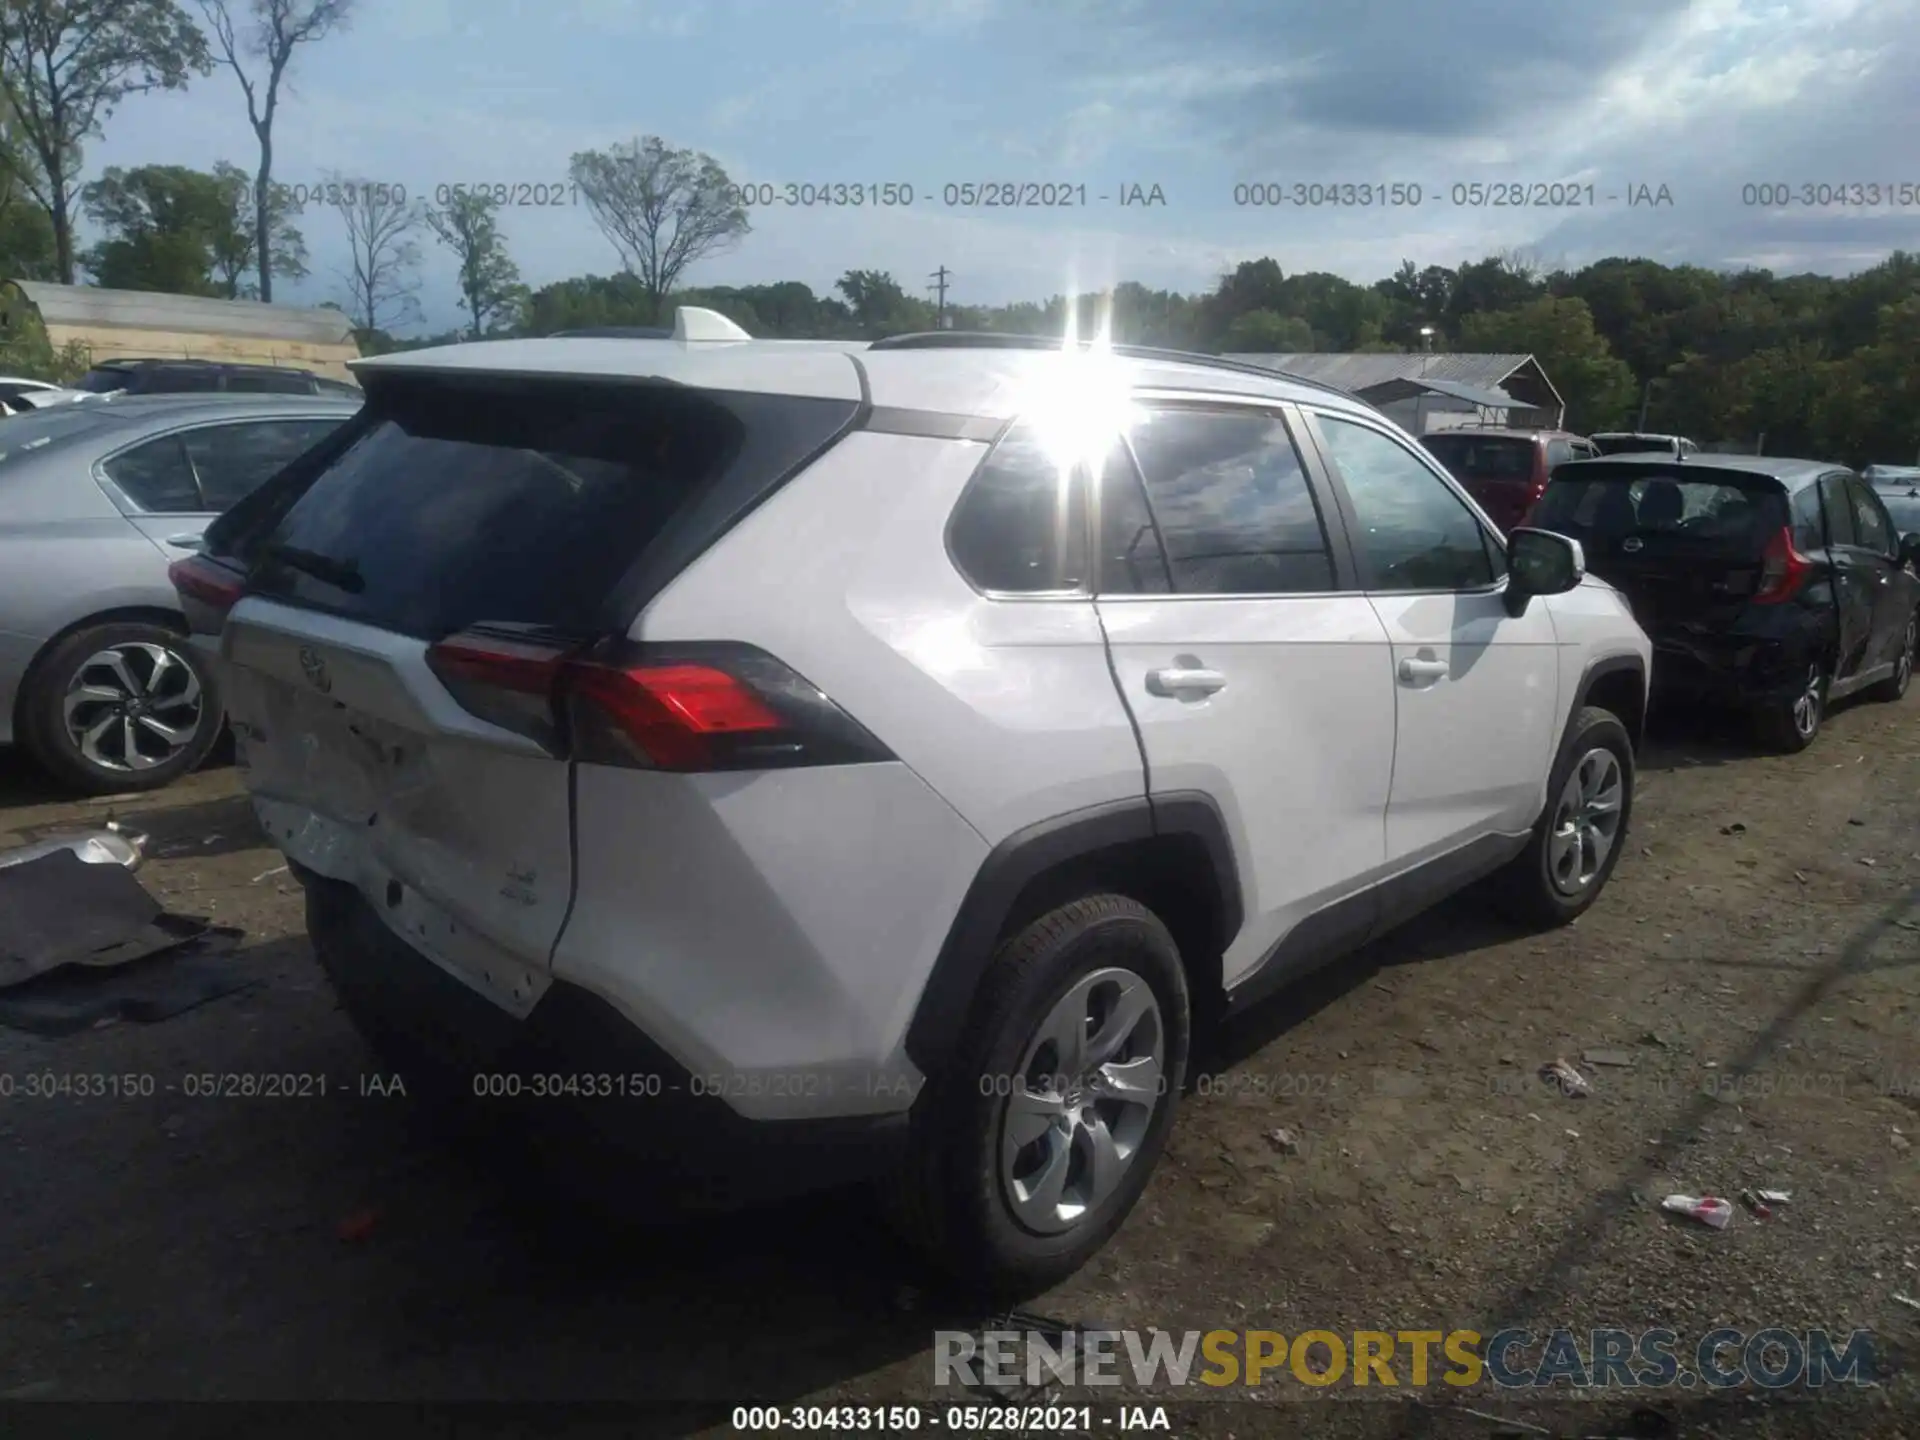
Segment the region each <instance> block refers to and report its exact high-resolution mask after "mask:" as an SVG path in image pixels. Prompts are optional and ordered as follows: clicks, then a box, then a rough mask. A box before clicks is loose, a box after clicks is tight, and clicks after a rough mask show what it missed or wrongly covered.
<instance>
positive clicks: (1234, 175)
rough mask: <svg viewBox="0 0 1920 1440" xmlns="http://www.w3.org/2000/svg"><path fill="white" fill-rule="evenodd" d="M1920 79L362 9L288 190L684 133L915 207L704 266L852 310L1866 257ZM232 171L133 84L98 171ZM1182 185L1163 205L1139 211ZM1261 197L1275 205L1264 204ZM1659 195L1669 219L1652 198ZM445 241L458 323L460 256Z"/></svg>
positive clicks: (1293, 33) (988, 9)
mask: <svg viewBox="0 0 1920 1440" xmlns="http://www.w3.org/2000/svg"><path fill="white" fill-rule="evenodd" d="M238 3H239V0H236V8H237V7H238ZM187 8H188V9H190V10H191V9H192V8H193V3H192V0H187ZM1916 62H1920V0H1458V3H1455V4H1447V5H1442V4H1438V3H1434V0H1347V3H1339V4H1336V3H1323V0H360V5H359V10H358V14H357V17H356V19H355V22H354V24H353V26H352V28H351V29H350V30H349V31H348V32H347V33H345V34H343V35H341V36H339V37H337V38H335V39H332V40H330V41H328V42H326V43H325V44H324V45H322V46H320V47H317V48H315V49H312V50H309V51H306V52H303V53H302V54H301V56H300V58H299V60H298V61H297V62H296V63H297V73H296V76H295V81H294V86H293V93H292V95H291V96H290V97H288V99H287V102H286V105H285V108H284V109H283V111H282V114H281V119H280V123H279V126H278V129H277V132H276V146H275V148H276V152H277V156H278V159H277V162H276V175H277V178H278V179H280V180H281V181H282V182H284V183H287V184H292V185H298V184H302V183H309V184H310V183H313V182H316V181H319V180H321V179H323V178H324V177H325V176H326V175H327V174H328V173H333V172H338V173H345V174H350V175H355V176H359V177H361V178H364V179H367V180H373V181H383V182H387V183H392V184H401V185H405V186H406V187H407V188H408V190H409V192H410V193H412V194H413V195H416V196H419V197H423V198H426V199H429V200H430V199H431V198H432V195H433V192H434V190H435V188H436V187H437V186H440V185H445V184H451V183H455V182H466V183H469V184H473V183H489V184H491V183H497V182H529V183H538V182H543V181H544V182H549V183H551V184H558V183H560V182H563V181H564V180H565V178H566V171H567V161H568V157H569V156H571V155H572V154H574V153H575V152H577V151H580V150H584V149H590V148H598V147H604V146H606V145H609V144H612V143H616V142H620V141H625V140H629V139H632V138H634V137H635V136H638V135H647V134H657V135H660V136H663V137H665V138H666V139H667V140H668V141H669V142H671V143H673V144H675V145H681V146H689V147H693V148H696V149H700V150H704V151H706V152H708V153H710V154H712V155H713V156H714V157H715V158H717V159H718V160H719V161H720V162H721V163H722V164H723V165H724V166H725V167H726V169H727V171H728V172H729V173H730V174H731V175H732V176H733V177H734V178H735V179H736V180H740V181H746V182H756V183H758V182H767V183H771V184H773V185H775V186H783V185H785V184H788V183H794V184H809V185H816V186H817V185H820V184H823V183H824V184H832V183H846V184H871V183H888V182H891V183H894V184H897V185H901V186H910V187H911V188H912V191H913V194H914V203H913V205H912V206H911V207H902V208H894V209H890V210H888V209H881V210H876V209H873V208H864V209H859V210H853V209H834V208H829V207H819V206H816V207H811V208H787V207H780V206H775V207H772V208H762V209H757V210H756V211H755V215H754V228H753V233H752V234H751V235H749V236H748V237H747V238H746V239H745V240H744V241H743V242H742V243H741V244H740V245H739V246H738V247H737V248H736V249H735V250H734V251H733V252H732V253H730V254H728V255H726V256H724V257H720V258H717V259H713V260H710V261H708V262H706V263H705V264H703V265H702V266H700V267H699V268H698V269H697V270H696V271H694V272H693V274H692V275H691V277H690V278H691V279H692V280H693V281H695V282H707V283H736V284H741V283H753V282H759V281H770V280H778V279H799V280H804V281H806V282H807V283H809V284H811V285H813V286H814V287H815V288H816V289H823V290H824V289H825V288H827V287H828V286H830V285H831V284H832V282H833V280H834V279H835V278H836V277H837V276H839V275H840V274H841V273H842V272H844V271H846V270H848V269H852V268H864V269H882V270H890V271H892V272H893V274H894V275H895V276H896V278H898V279H899V280H901V282H902V283H903V284H905V285H907V286H908V287H909V288H913V287H916V286H920V285H923V284H924V283H925V282H926V279H927V276H928V273H929V272H931V271H932V270H934V269H935V267H937V266H940V265H945V266H947V267H948V268H949V269H950V270H951V271H952V274H953V280H952V290H951V294H952V296H953V297H954V298H955V299H957V300H960V301H963V302H969V303H973V302H978V303H989V304H991V303H999V302H1004V301H1008V300H1015V299H1024V298H1044V297H1045V296H1046V295H1048V294H1052V293H1055V292H1057V291H1060V290H1062V289H1066V288H1070V287H1075V286H1078V287H1091V286H1095V285H1102V284H1107V283H1111V282H1112V281H1114V280H1119V279H1135V280H1140V281H1143V282H1145V283H1147V284H1150V285H1154V286H1168V287H1174V288H1180V289H1187V290H1198V289H1202V288H1205V287H1206V286H1208V285H1209V284H1211V282H1212V281H1213V279H1214V278H1215V277H1216V276H1217V275H1218V274H1219V273H1220V272H1221V271H1222V270H1223V269H1226V268H1228V267H1230V266H1231V265H1233V264H1234V263H1236V262H1238V261H1240V260H1243V259H1248V258H1253V257H1256V256H1260V255H1271V256H1273V257H1275V258H1276V259H1277V260H1278V261H1279V262H1280V263H1281V265H1282V266H1283V267H1284V268H1286V269H1287V270H1289V271H1295V270H1329V271H1333V272H1335V273H1338V274H1341V275H1345V276H1348V277H1349V278H1352V279H1355V280H1372V279H1376V278H1378V277H1379V276H1381V275H1383V274H1385V273H1387V272H1389V271H1391V270H1392V269H1393V268H1394V267H1395V266H1396V265H1397V264H1398V263H1399V262H1400V260H1401V259H1403V258H1410V259H1413V260H1415V261H1416V262H1418V263H1420V264H1422V265H1425V264H1432V263H1438V264H1457V263H1458V262H1460V261H1461V260H1464V259H1474V258H1479V257H1481V256H1484V255H1486V254H1489V253H1492V252H1494V251H1499V250H1510V249H1518V250H1523V251H1526V252H1529V253H1530V254H1531V256H1532V257H1533V258H1535V259H1536V260H1538V261H1541V262H1543V263H1545V264H1548V265H1557V264H1569V265H1577V264H1580V263H1583V262H1585V261H1587V260H1590V259H1594V258H1597V257H1599V256H1601V255H1607V254H1623V253H1624V254H1635V255H1645V256H1650V257H1653V258H1656V259H1660V260H1666V261H1683V260H1684V261H1693V262H1698V263H1704V264H1710V265H1724V266H1738V265H1743V264H1752V265H1764V266H1769V267H1772V268H1774V269H1780V270H1806V269H1812V270H1820V271H1827V272H1845V271H1849V270H1854V269H1857V268H1860V267H1861V266H1863V265H1867V264H1871V263H1873V262H1874V261H1876V260H1878V259H1880V258H1882V257H1884V256H1885V254H1886V253H1887V252H1888V251H1889V250H1892V249H1896V248H1902V247H1904V248H1920V198H1916V197H1915V196H1914V195H1913V193H1912V192H1914V191H1916V190H1920V158H1916V153H1915V151H1914V149H1913V143H1912V137H1913V136H1914V135H1915V134H1916V133H1920V87H1916V86H1915V84H1914V83H1913V76H1914V75H1915V73H1916V69H1917V68H1920V66H1917V65H1916ZM219 159H229V160H233V161H235V162H238V163H241V164H243V165H246V166H248V167H249V168H251V166H252V164H253V161H254V149H253V140H252V136H251V133H250V131H249V130H248V127H247V124H246V119H245V113H244V109H243V107H242V102H241V99H240V95H239V90H238V86H237V84H236V83H235V81H234V79H233V77H232V75H231V74H230V73H228V72H224V71H216V72H215V73H214V74H212V75H210V76H208V77H206V78H205V79H203V80H200V81H198V82H197V83H196V85H195V86H194V88H193V89H191V90H190V91H188V92H186V93H184V94H179V95H162V96H147V97H140V98H137V99H134V100H131V101H129V102H128V103H127V104H126V106H125V107H124V108H123V109H122V110H121V112H120V113H119V114H118V115H117V116H116V117H114V119H113V120H112V121H111V122H110V123H109V128H108V132H107V135H106V138H105V139H104V140H103V141H101V142H99V143H97V144H96V145H95V146H94V147H92V150H91V153H90V161H91V165H90V173H91V171H92V167H95V166H104V165H110V164H111V165H137V164H143V163H149V162H173V163H185V164H193V165H199V166H207V165H211V164H212V162H213V161H215V160H219ZM969 182H971V183H975V184H980V183H988V184H992V183H999V182H1051V183H1052V184H1054V185H1056V186H1071V187H1084V189H1085V194H1086V203H1085V204H1084V205H1081V204H1075V205H1072V206H1070V207H1067V208H1055V209H1045V210H1042V209H1023V210H1018V211H1014V212H1008V211H1004V210H1002V211H992V212H990V211H984V210H980V209H977V208H976V209H968V208H965V207H964V206H962V205H959V204H948V203H946V200H947V198H948V197H947V193H946V187H947V186H949V185H956V186H957V185H961V184H966V183H969ZM1513 182H1519V183H1522V184H1526V185H1546V184H1557V185H1560V186H1562V187H1565V186H1575V187H1579V188H1578V191H1577V193H1578V197H1579V198H1580V199H1581V200H1582V201H1585V200H1586V199H1587V198H1588V195H1589V193H1591V195H1592V199H1593V203H1592V204H1591V205H1584V204H1583V205H1582V206H1581V207H1579V208H1566V207H1558V208H1556V207H1552V206H1524V207H1520V208H1513V207H1502V208H1490V207H1487V206H1485V205H1476V204H1473V203H1466V204H1455V203H1453V201H1454V194H1455V192H1454V187H1455V186H1456V185H1458V186H1463V187H1464V186H1469V185H1475V184H1479V185H1498V184H1502V183H1507V184H1511V183H1513ZM1366 183H1372V184H1375V185H1394V184H1399V185H1402V186H1407V187H1418V189H1419V191H1420V193H1421V203H1420V204H1419V205H1417V206H1414V205H1400V206H1397V207H1396V206H1392V205H1387V206H1382V205H1374V206H1371V207H1356V208H1347V209H1341V208H1329V207H1326V206H1318V207H1316V206H1313V205H1304V206H1303V205H1299V204H1295V203H1293V194H1294V192H1293V191H1292V187H1293V186H1295V185H1303V186H1305V185H1317V186H1327V185H1347V184H1354V185H1358V184H1366ZM1760 184H1768V185H1773V184H1780V185H1784V186H1788V187H1799V186H1802V185H1813V186H1824V187H1827V188H1828V189H1829V190H1831V189H1832V188H1833V187H1836V186H1846V185H1851V184H1860V185H1873V184H1878V185H1880V186H1881V187H1882V189H1883V192H1895V191H1897V189H1898V187H1900V186H1901V185H1903V184H1904V185H1905V186H1906V187H1907V190H1908V192H1909V194H1908V196H1907V198H1908V200H1909V202H1910V203H1909V205H1908V207H1907V208H1906V209H1905V210H1904V211H1903V210H1900V209H1897V208H1894V207H1893V206H1892V205H1891V204H1883V205H1882V207H1881V208H1880V209H1879V210H1878V211H1875V210H1872V209H1865V208H1847V207H1845V206H1844V205H1828V206H1825V207H1822V206H1819V205H1817V204H1816V205H1801V204H1797V203H1796V204H1794V205H1791V206H1788V207H1787V208H1785V209H1780V210H1771V211H1770V210H1767V209H1764V208H1759V207H1756V206H1754V205H1751V204H1746V203H1743V193H1744V198H1746V199H1752V198H1755V192H1752V191H1750V190H1745V188H1744V187H1747V186H1752V185H1760ZM1156 185H1157V186H1158V187H1159V188H1160V192H1161V194H1162V195H1163V196H1164V204H1155V205H1151V206H1147V207H1142V206H1135V205H1122V204H1121V203H1120V197H1121V196H1122V195H1123V194H1125V193H1131V187H1133V186H1139V187H1140V189H1141V193H1149V194H1150V192H1151V187H1153V186H1156ZM1246 185H1256V186H1258V185H1266V186H1274V187H1279V188H1278V189H1277V190H1269V191H1267V192H1265V193H1269V194H1272V195H1274V196H1275V198H1279V199H1281V200H1282V201H1283V203H1281V204H1279V205H1276V206H1253V205H1236V203H1235V194H1236V186H1246ZM1589 185H1591V186H1592V191H1591V192H1589V191H1588V190H1587V189H1586V188H1585V187H1587V186H1589ZM1642 187H1645V188H1644V190H1643V189H1642ZM1662 187H1664V188H1665V191H1666V194H1667V196H1669V197H1671V198H1670V203H1657V204H1654V205H1644V204H1643V205H1632V204H1629V203H1628V202H1629V197H1630V196H1633V195H1636V194H1646V195H1652V196H1654V197H1656V198H1658V197H1659V195H1660V191H1661V189H1662ZM1403 193H1405V194H1411V190H1408V191H1406V192H1403ZM1075 194H1076V197H1077V195H1078V191H1077V190H1076V191H1075ZM1103 196H1105V197H1107V198H1105V199H1104V200H1103V199H1102V198H1101V197H1103ZM954 198H955V199H959V198H961V197H959V196H955V197H954ZM1308 198H1311V196H1310V195H1309V197H1308ZM1463 198H1470V197H1466V196H1465V195H1464V192H1463ZM1812 198H1813V199H1814V200H1816V201H1818V200H1819V199H1820V198H1821V196H1820V195H1819V194H1818V193H1816V194H1815V195H1814V196H1813V197H1812ZM1882 198H1883V200H1897V199H1898V198H1899V197H1898V195H1897V194H1894V193H1883V196H1882ZM305 228H306V231H307V235H308V240H309V244H310V247H311V248H312V250H313V252H314V257H315V266H314V269H315V274H314V276H313V278H312V279H311V280H310V281H308V282H307V283H306V284H305V285H303V286H301V287H299V290H298V293H294V294H287V295H285V296H278V297H276V298H283V299H286V300H306V301H312V302H317V301H319V300H322V299H326V298H329V297H330V296H335V295H338V294H339V293H340V292H341V289H342V287H341V286H340V284H339V282H338V280H337V278H336V274H335V272H336V271H337V269H338V267H339V265H340V263H341V261H342V259H343V250H344V242H343V239H342V236H341V234H340V230H341V224H340V221H339V219H338V217H337V216H335V215H332V214H329V213H324V212H315V213H311V214H310V215H309V216H308V217H307V219H306V221H305ZM505 228H506V230H507V233H508V235H509V238H510V240H511V242H512V246H513V250H514V253H515V256H516V258H517V259H518V261H519V263H520V265H521V268H522V271H523V273H524V274H525V276H526V278H527V279H528V280H529V282H530V283H532V284H535V285H538V284H541V283H544V282H546V281H550V280H554V279H558V278H561V277H563V276H567V275H573V274H580V273H583V272H599V273H606V272H608V271H611V270H613V269H615V268H617V264H618V261H617V255H616V252H615V251H614V249H613V248H612V246H611V245H610V244H609V243H608V242H607V241H606V240H605V239H604V238H603V237H602V236H601V235H600V233H599V232H598V231H597V230H596V228H595V227H594V224H593V221H592V219H591V217H590V215H589V214H588V212H587V211H586V209H585V208H584V207H578V208H576V207H570V206H562V207H560V208H557V209H556V208H545V209H521V210H516V211H512V212H510V213H509V214H508V215H507V217H506V219H505ZM426 249H427V252H428V255H427V264H426V266H425V269H424V272H423V278H424V285H423V291H422V299H423V302H424V303H425V307H426V318H427V320H428V322H429V325H430V326H431V327H432V328H440V327H442V326H445V325H448V324H451V323H453V322H454V321H455V320H456V318H457V312H456V311H455V309H454V290H453V284H452V276H451V268H450V265H449V264H448V262H447V261H446V259H445V257H444V255H435V254H434V253H433V247H432V245H431V243H428V244H427V246H426Z"/></svg>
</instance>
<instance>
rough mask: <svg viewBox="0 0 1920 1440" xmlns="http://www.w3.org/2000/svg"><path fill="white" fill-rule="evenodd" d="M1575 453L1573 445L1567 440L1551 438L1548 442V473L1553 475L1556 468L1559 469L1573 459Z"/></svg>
mask: <svg viewBox="0 0 1920 1440" xmlns="http://www.w3.org/2000/svg"><path fill="white" fill-rule="evenodd" d="M1573 455H1574V450H1573V446H1571V445H1569V444H1568V443H1567V442H1566V441H1565V440H1549V441H1548V442H1547V473H1548V474H1549V475H1551V474H1552V473H1553V472H1554V471H1555V470H1558V469H1559V468H1560V467H1561V466H1562V465H1564V464H1566V463H1567V462H1568V461H1569V460H1571V459H1573Z"/></svg>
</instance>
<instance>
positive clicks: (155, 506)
mask: <svg viewBox="0 0 1920 1440" xmlns="http://www.w3.org/2000/svg"><path fill="white" fill-rule="evenodd" d="M100 468H101V469H103V470H105V471H106V472H107V478H108V479H109V480H111V481H113V483H114V484H115V485H118V486H119V487H120V489H121V491H122V492H123V493H124V494H125V495H126V497H127V498H128V499H129V500H131V501H133V503H134V504H136V505H138V506H139V507H140V508H141V509H142V510H145V511H147V512H148V513H149V514H153V515H192V514H197V513H199V512H200V511H203V510H205V509H206V508H207V506H206V505H205V504H204V503H202V501H201V499H200V487H199V485H197V484H196V483H195V482H194V478H193V464H192V462H191V461H189V460H188V459H187V447H186V446H185V445H183V444H182V443H181V439H180V437H179V436H178V435H162V436H161V437H160V438H159V439H158V440H149V441H147V442H146V444H144V445H136V446H134V447H133V448H132V449H131V450H125V451H122V452H121V453H120V454H118V455H116V456H114V457H113V458H112V459H111V460H109V461H107V462H106V464H104V465H102V466H101V467H100Z"/></svg>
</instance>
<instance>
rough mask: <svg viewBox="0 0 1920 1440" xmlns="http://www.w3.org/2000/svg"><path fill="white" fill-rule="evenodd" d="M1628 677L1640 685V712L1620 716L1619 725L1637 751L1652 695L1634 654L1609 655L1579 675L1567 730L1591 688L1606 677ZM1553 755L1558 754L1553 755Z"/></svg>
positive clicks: (1568, 717) (1591, 692)
mask: <svg viewBox="0 0 1920 1440" xmlns="http://www.w3.org/2000/svg"><path fill="white" fill-rule="evenodd" d="M1620 674H1629V675H1632V676H1634V677H1635V678H1636V679H1638V680H1639V682H1640V713H1639V714H1638V715H1622V716H1621V717H1620V722H1621V723H1622V724H1623V725H1625V726H1626V727H1627V734H1628V735H1630V736H1632V737H1633V748H1634V749H1635V750H1636V751H1637V750H1638V749H1639V748H1640V742H1641V740H1642V739H1643V738H1644V737H1645V734H1646V728H1647V703H1648V700H1649V698H1650V697H1651V694H1652V688H1651V685H1650V684H1649V681H1650V677H1649V676H1648V674H1647V667H1646V665H1645V664H1644V663H1642V661H1641V659H1640V657H1639V656H1638V655H1610V656H1608V657H1607V658H1606V659H1604V660H1596V661H1594V662H1593V663H1592V664H1591V665H1589V666H1588V667H1587V668H1586V670H1585V671H1584V672H1583V673H1582V674H1581V676H1580V688H1579V689H1578V690H1576V691H1575V692H1574V696H1573V705H1572V707H1571V708H1570V709H1569V710H1568V711H1567V727H1568V729H1569V730H1570V729H1571V728H1572V726H1573V722H1574V721H1575V720H1576V719H1578V718H1579V715H1580V711H1581V708H1582V707H1583V706H1584V705H1586V703H1587V697H1588V696H1590V695H1592V694H1593V690H1594V686H1595V685H1597V684H1598V683H1599V682H1600V681H1601V680H1603V679H1605V678H1606V677H1607V676H1609V675H1620ZM1554 753H1555V755H1558V754H1559V751H1557V750H1556V751H1555V752H1554Z"/></svg>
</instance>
